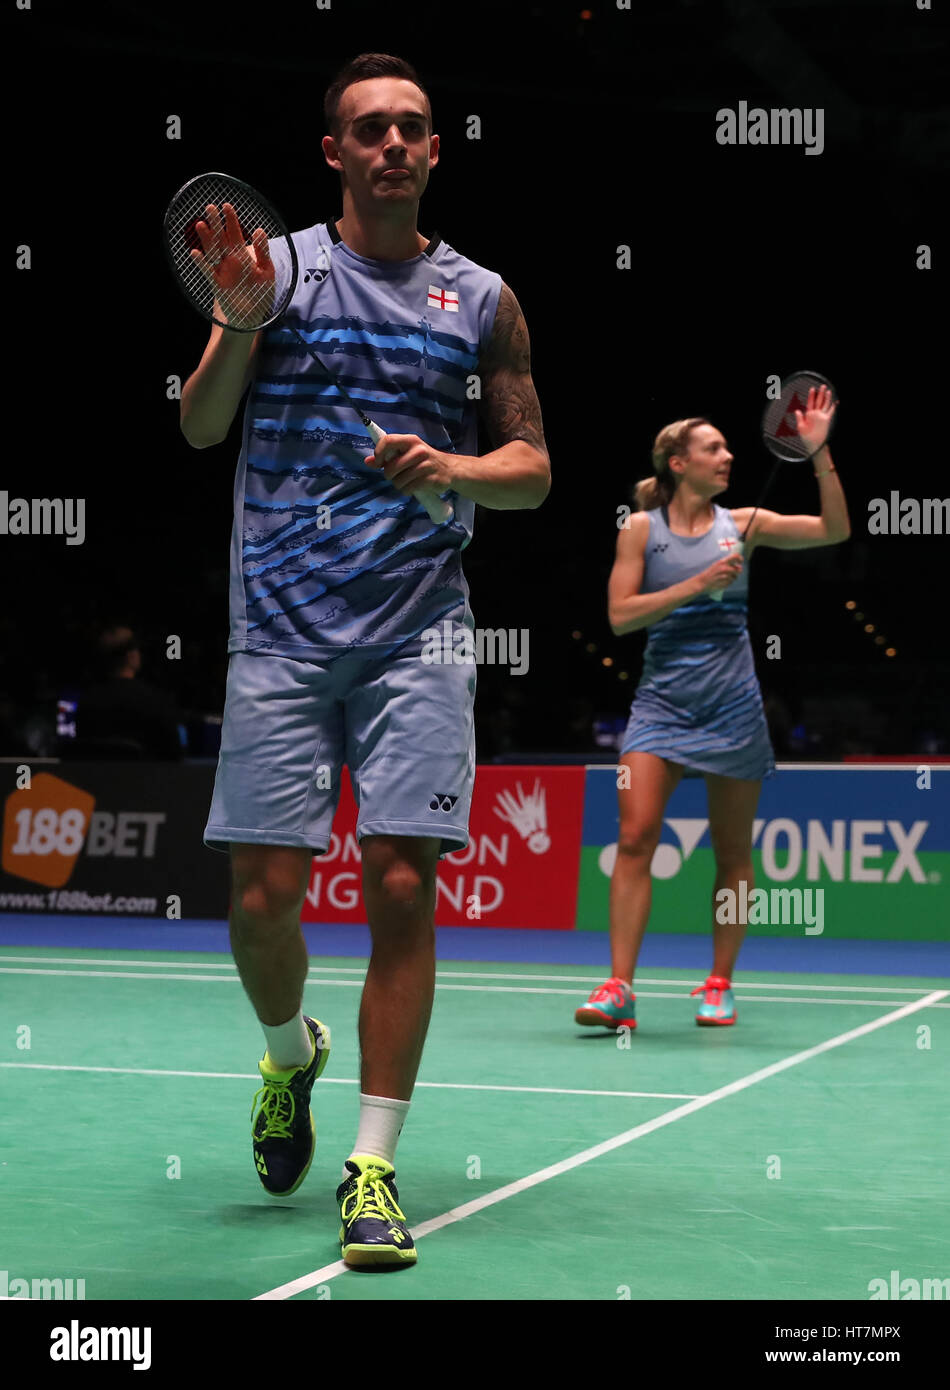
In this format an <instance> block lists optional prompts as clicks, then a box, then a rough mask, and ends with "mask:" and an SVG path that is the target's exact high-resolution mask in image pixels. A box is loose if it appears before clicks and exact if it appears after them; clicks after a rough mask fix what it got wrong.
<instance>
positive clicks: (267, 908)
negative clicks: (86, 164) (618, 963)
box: [181, 54, 550, 1265]
mask: <svg viewBox="0 0 950 1390" xmlns="http://www.w3.org/2000/svg"><path fill="white" fill-rule="evenodd" d="M324 113H325V117H326V121H327V128H328V130H329V134H328V135H327V136H326V137H325V138H324V139H323V152H324V157H325V159H326V162H327V164H328V165H329V167H330V168H331V169H333V170H335V171H336V172H337V173H338V174H339V175H340V176H341V183H342V198H343V215H342V217H339V218H337V219H336V220H330V221H327V222H325V223H319V224H317V225H314V226H312V227H309V228H307V229H306V230H304V231H301V232H297V233H295V234H294V240H295V244H296V247H297V252H298V257H299V261H300V267H301V273H300V277H299V280H298V284H297V288H296V290H295V293H294V297H293V300H292V301H291V305H290V308H289V310H288V314H287V315H286V316H285V320H284V321H280V320H279V321H278V322H277V324H275V325H274V326H273V327H272V328H269V329H266V330H264V331H263V332H262V333H260V334H258V335H254V336H253V338H252V336H251V335H241V334H239V333H234V332H227V331H222V330H221V329H220V328H213V329H212V332H211V337H210V340H209V343H208V346H207V348H206V350H205V353H204V356H203V357H202V360H201V363H200V365H199V367H198V369H197V370H196V372H195V373H194V375H193V376H192V377H191V378H190V379H189V381H188V383H187V385H186V387H185V389H184V392H183V395H182V412H181V414H182V428H183V430H184V433H185V435H186V437H187V438H188V439H189V441H190V442H191V443H192V444H194V445H195V446H197V447H203V446H205V445H208V444H214V443H218V442H220V441H221V440H223V439H224V437H225V435H226V433H227V430H228V428H229V426H230V424H231V421H232V419H233V417H234V414H235V412H236V410H237V406H238V403H239V401H240V399H241V397H242V395H243V393H244V391H245V389H246V388H247V387H248V386H249V385H250V387H251V390H250V396H249V399H248V403H247V406H246V409H245V413H244V434H243V444H242V448H241V454H240V459H239V462H238V469H237V479H236V486H235V521H234V530H233V537H232V548H231V555H232V564H231V592H230V609H231V634H230V641H229V647H228V650H229V652H230V663H229V671H228V682H227V699H226V705H225V713H224V725H223V730H222V739H221V754H220V760H219V763H218V771H217V777H216V781H215V788H214V796H213V801H212V805H211V811H210V817H209V821H208V825H207V829H206V832H205V840H206V842H207V843H208V844H210V845H212V846H213V847H215V848H221V849H225V848H226V849H227V850H229V852H230V860H231V878H232V903H231V916H230V926H231V944H232V950H233V953H234V958H235V961H236V963H237V967H238V970H239V972H240V976H241V980H242V981H243V984H244V986H245V989H246V991H247V993H248V995H249V997H250V1000H251V1003H252V1005H253V1007H254V1009H255V1011H256V1013H257V1017H258V1019H259V1020H260V1023H261V1026H262V1029H263V1032H264V1039H265V1043H266V1051H265V1055H264V1058H263V1060H262V1061H261V1063H260V1071H261V1076H262V1079H263V1086H262V1088H261V1090H260V1091H259V1092H258V1093H257V1097H256V1098H255V1113H254V1115H253V1124H252V1128H253V1155H254V1163H255V1166H256V1169H257V1172H258V1174H259V1176H260V1181H261V1182H262V1184H263V1185H264V1187H265V1188H266V1189H267V1191H268V1192H270V1193H272V1194H274V1195H275V1196H285V1195H287V1194H288V1193H291V1192H294V1191H295V1190H296V1189H297V1187H298V1186H299V1185H300V1183H301V1182H302V1181H303V1179H304V1177H305V1176H306V1174H307V1171H308V1169H309V1167H310V1164H311V1160H312V1157H313V1150H314V1134H315V1131H314V1124H313V1119H312V1114H311V1111H310V1093H311V1088H312V1086H313V1084H314V1082H315V1080H316V1079H317V1077H319V1076H320V1074H321V1073H322V1072H323V1070H324V1067H325V1065H326V1061H327V1054H328V1050H329V1029H328V1028H327V1027H326V1026H325V1025H324V1024H322V1023H320V1022H318V1021H316V1020H315V1019H312V1018H310V1017H307V1016H305V1015H304V1014H303V1012H302V1001H303V988H304V984H305V981H306V976H307V968H308V959H307V948H306V944H305V941H304V937H303V934H302V932H301V928H300V911H301V906H302V904H303V899H304V894H305V891H306V889H307V886H308V883H309V878H310V870H311V859H312V856H313V855H314V854H320V853H323V852H325V851H326V849H327V848H328V845H329V839H330V831H331V825H332V821H333V815H334V811H335V809H336V806H337V802H338V797H339V791H340V777H341V771H342V767H343V764H344V763H346V764H347V766H348V767H349V772H350V778H351V781H352V785H353V789H354V794H355V797H356V800H357V803H358V806H359V820H358V824H357V835H358V838H359V841H360V848H361V851H362V882H363V894H364V898H365V903H366V911H367V914H368V918H369V927H370V932H371V937H372V954H371V959H370V963H369V968H368V971H367V974H366V980H365V983H364V987H363V994H362V1002H361V1006H360V1015H359V1041H360V1050H361V1054H362V1065H361V1094H360V1100H359V1120H358V1126H357V1130H356V1136H355V1142H354V1144H353V1147H352V1150H351V1151H350V1154H349V1157H348V1158H347V1159H346V1161H345V1164H344V1166H343V1173H342V1178H343V1181H342V1184H341V1185H340V1187H339V1189H338V1191H337V1198H338V1200H339V1202H340V1206H341V1214H342V1227H341V1241H342V1247H343V1257H344V1259H345V1260H346V1261H347V1263H348V1264H353V1265H367V1264H376V1265H402V1264H407V1263H411V1262H412V1261H414V1260H415V1259H416V1250H415V1246H414V1243H413V1239H412V1236H411V1234H410V1232H409V1229H408V1227H407V1224H406V1218H405V1217H404V1215H403V1213H402V1211H401V1210H400V1207H399V1204H398V1194H397V1190H396V1187H395V1183H394V1173H395V1166H394V1159H395V1152H396V1142H397V1139H398V1137H399V1133H400V1131H401V1129H402V1127H403V1123H404V1121H405V1119H406V1114H407V1111H408V1109H409V1103H410V1097H411V1095H412V1091H413V1085H414V1083H415V1078H416V1071H417V1069H418V1066H419V1061H420V1057H421V1054H422V1048H423V1044H424V1040H425V1036H426V1030H427V1027H428V1022H429V1014H430V1010H431V1005H432V998H433V991H434V983H435V931H434V926H433V917H434V906H435V881H436V866H437V863H438V860H439V858H440V857H441V856H442V855H444V854H447V853H449V852H450V851H452V850H455V849H460V848H464V846H465V845H467V843H468V817H469V809H470V805H471V798H472V786H473V781H474V774H475V754H474V735H473V702H474V694H475V668H474V665H473V664H460V663H456V662H454V661H452V660H451V659H449V660H448V661H446V662H445V663H442V664H439V663H433V662H431V661H428V662H427V661H425V660H423V659H422V653H423V650H424V645H425V644H424V642H423V640H422V636H421V634H422V633H423V632H424V631H425V630H426V629H428V628H432V627H435V626H436V625H437V624H438V625H439V628H440V630H444V629H443V627H442V625H443V624H445V623H450V624H451V625H452V630H453V634H454V633H459V634H461V633H462V632H463V631H464V629H466V628H468V629H472V628H473V627H474V619H473V617H472V614H471V611H470V608H469V603H468V586H467V583H466V580H465V578H464V575H463V573H462V565H461V552H462V550H463V549H464V548H465V546H466V545H467V544H468V542H469V541H470V539H471V535H472V525H473V518H474V511H475V504H476V503H480V504H481V505H482V506H485V507H493V508H498V509H505V510H507V509H518V508H534V507H537V506H539V505H540V504H541V502H542V501H543V500H544V498H545V497H546V496H547V493H548V490H549V488H550V465H549V460H548V454H547V449H546V447H545V442H544V437H543V433H542V425H541V414H540V409H539V406H538V399H537V396H536V394H535V389H534V385H533V383H532V378H531V372H530V365H529V345H528V333H527V329H526V326H525V321H524V317H523V315H522V313H521V310H520V308H519V306H518V302H517V300H516V299H515V296H514V294H513V293H512V292H511V290H510V289H509V288H508V287H507V286H506V285H504V284H503V283H502V281H501V278H500V277H499V276H498V275H497V274H495V273H493V272H492V271H489V270H486V269H485V268H484V267H482V266H480V265H477V264H476V263H475V262H474V261H471V260H468V259H467V258H466V257H465V256H462V255H460V254H459V253H458V252H456V251H454V250H453V249H452V247H451V246H449V245H448V244H447V243H446V242H445V241H443V240H441V239H440V238H439V237H438V236H433V237H432V238H431V239H428V240H427V239H426V238H425V237H424V236H422V235H421V234H420V232H419V231H418V228H417V218H418V211H419V200H420V198H421V196H422V194H423V192H424V190H425V187H426V184H427V182H428V179H429V174H430V171H431V170H432V169H434V168H435V166H436V164H437V162H438V157H439V137H438V136H437V135H434V134H433V133H432V115H431V108H430V104H429V99H428V96H427V94H426V92H425V90H424V88H423V87H422V85H421V83H420V82H419V79H418V77H417V75H416V73H415V71H414V70H413V68H412V67H411V66H410V65H409V64H408V63H406V62H404V61H403V60H402V59H400V58H396V57H392V56H390V55H386V54H362V55H360V56H359V57H358V58H356V59H354V60H353V61H352V62H350V63H349V64H348V65H347V66H346V67H344V68H343V70H342V71H341V72H340V74H339V75H338V76H337V77H336V79H335V80H334V81H333V83H332V84H331V86H330V87H329V89H328V90H327V93H326V97H325V103H324ZM235 225H236V224H235ZM244 230H245V232H246V233H247V234H249V233H250V232H251V230H252V229H251V228H247V229H244ZM198 231H199V234H200V235H201V238H202V246H203V247H204V251H205V254H206V256H207V257H208V258H210V262H211V264H212V266H217V265H219V264H221V263H222V262H224V261H226V258H227V255H228V254H229V250H228V241H227V238H228V230H227V224H226V223H225V222H224V221H222V219H221V210H220V209H215V208H209V211H208V220H207V222H206V223H205V224H204V226H203V227H202V226H199V228H198ZM241 254H246V253H244V252H243V250H242V253H241ZM255 254H256V252H255ZM225 269H226V266H225ZM224 280H225V277H224V275H222V281H224ZM287 322H289V323H292V324H293V325H294V327H296V328H297V330H298V331H299V332H300V333H301V334H302V335H303V336H304V337H305V338H306V339H307V340H308V341H310V342H312V343H313V345H314V348H315V350H316V351H317V353H318V355H319V356H320V357H321V358H322V359H323V361H324V362H325V363H326V365H327V367H328V369H329V370H330V372H332V373H333V375H335V376H337V377H338V378H339V381H340V383H341V384H342V385H343V386H344V387H345V389H346V391H347V392H348V393H349V395H350V397H351V398H352V399H353V401H354V402H358V403H359V404H360V406H361V408H362V409H363V410H364V411H365V412H367V413H371V414H372V416H373V418H374V419H375V420H376V421H377V422H379V424H380V426H381V428H382V429H383V430H384V431H385V432H386V433H385V434H384V436H383V438H382V439H381V440H380V441H379V442H378V443H377V444H376V446H375V448H374V446H373V443H372V441H371V440H370V438H369V437H368V435H367V434H366V432H365V431H364V429H363V428H362V426H361V424H360V421H359V418H358V417H357V415H356V413H355V412H354V411H353V410H352V408H351V407H350V406H349V405H348V404H347V402H346V401H345V400H344V399H343V398H342V397H341V395H340V393H339V391H338V390H337V389H336V387H335V386H334V384H333V383H332V381H331V380H329V378H327V377H326V375H325V374H324V373H322V372H321V371H320V369H319V367H317V366H315V364H314V362H313V360H312V358H311V357H310V356H309V355H308V354H307V352H306V350H305V348H304V347H303V346H302V345H301V343H300V342H299V341H298V340H297V339H296V338H295V337H294V335H293V333H292V332H291V331H290V330H289V328H288V327H286V326H285V324H286V323H287ZM476 373H477V374H478V376H479V377H480V381H481V405H482V423H483V425H484V427H485V429H486V432H487V434H488V437H489V440H490V441H491V443H492V444H493V445H494V448H493V450H492V451H491V452H489V453H486V454H484V455H483V456H482V457H477V456H476V455H477V424H478V421H477V417H476V409H477V407H476V405H475V403H474V402H472V401H470V399H469V397H470V396H471V395H472V394H474V393H473V392H472V391H471V377H472V376H473V375H474V374H476ZM420 490H423V491H424V490H432V491H435V492H437V493H439V494H442V495H445V496H446V500H447V501H450V502H451V503H452V506H453V507H454V517H453V519H451V520H449V521H447V522H445V523H443V524H434V523H433V522H432V521H430V519H429V517H428V515H427V514H426V512H425V510H424V509H423V507H422V506H421V505H420V503H419V502H418V501H417V500H416V499H415V498H414V497H413V495H412V494H413V493H414V492H417V491H420ZM328 521H329V524H327V522H328ZM449 657H450V658H451V653H449Z"/></svg>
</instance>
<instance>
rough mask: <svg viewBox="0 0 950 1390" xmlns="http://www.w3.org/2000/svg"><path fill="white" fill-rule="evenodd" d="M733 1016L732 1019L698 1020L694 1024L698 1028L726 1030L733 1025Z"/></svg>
mask: <svg viewBox="0 0 950 1390" xmlns="http://www.w3.org/2000/svg"><path fill="white" fill-rule="evenodd" d="M735 1021H736V1020H735V1015H733V1017H732V1018H698V1017H697V1019H696V1022H697V1023H698V1024H699V1026H700V1028H728V1027H729V1026H730V1025H731V1024H733V1023H735Z"/></svg>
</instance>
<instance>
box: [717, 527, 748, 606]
mask: <svg viewBox="0 0 950 1390" xmlns="http://www.w3.org/2000/svg"><path fill="white" fill-rule="evenodd" d="M729 554H730V555H740V556H741V555H744V554H745V546H744V545H743V543H742V541H736V543H735V545H734V546H733V547H732V549H731V550H730V552H729ZM725 592H726V591H725V589H710V591H709V597H710V598H714V599H715V600H716V602H717V603H721V602H722V596H723V594H724V593H725Z"/></svg>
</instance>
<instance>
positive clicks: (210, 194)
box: [163, 172, 298, 333]
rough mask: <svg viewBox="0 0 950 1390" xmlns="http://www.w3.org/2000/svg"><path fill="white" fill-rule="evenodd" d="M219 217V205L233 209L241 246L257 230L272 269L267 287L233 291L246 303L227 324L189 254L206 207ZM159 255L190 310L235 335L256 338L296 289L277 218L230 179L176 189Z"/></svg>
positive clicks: (203, 179) (216, 176) (289, 248)
mask: <svg viewBox="0 0 950 1390" xmlns="http://www.w3.org/2000/svg"><path fill="white" fill-rule="evenodd" d="M209 203H210V204H213V205H214V206H215V207H216V208H217V209H218V212H219V216H220V214H221V208H222V205H223V204H224V203H230V204H231V206H232V207H233V208H234V211H235V215H236V216H237V219H238V223H239V224H240V228H241V233H242V236H243V239H244V244H245V246H249V245H250V242H251V236H252V233H253V232H254V231H256V229H257V228H258V227H260V228H262V229H263V231H264V234H265V236H266V237H267V244H268V252H269V254H270V258H271V261H272V262H273V266H274V279H273V284H270V283H264V284H259V285H255V284H254V283H253V282H252V281H251V280H250V278H248V279H247V280H246V281H245V282H244V283H243V285H241V286H240V287H239V289H240V292H241V293H242V294H243V297H244V299H245V301H246V311H245V312H244V313H242V315H241V318H240V321H237V320H235V322H233V323H229V322H228V321H227V319H226V318H225V316H224V315H223V313H222V311H221V308H220V305H219V304H218V303H217V293H216V287H215V285H214V284H213V282H212V281H210V280H209V279H208V278H207V276H206V275H205V274H204V272H203V271H202V270H201V268H200V266H199V264H198V262H197V261H196V260H195V258H194V257H193V256H192V255H191V252H192V251H193V250H194V251H201V250H202V246H201V241H200V239H199V236H198V231H197V224H198V222H199V221H201V222H207V220H208V215H207V207H208V205H209ZM163 233H164V244H165V255H166V258H167V260H168V264H169V266H170V268H171V272H172V275H173V276H174V278H175V282H176V284H177V285H178V286H179V288H180V289H181V292H182V294H183V295H184V296H185V298H186V299H187V300H188V303H189V304H190V305H191V306H192V308H193V309H197V310H198V313H199V314H201V315H202V317H203V318H205V319H207V320H208V321H209V322H210V323H216V324H218V325H219V327H221V328H230V329H232V330H233V331H234V332H238V333H256V332H257V331H258V330H259V329H261V328H266V327H267V326H268V325H269V324H271V323H273V322H274V321H275V320H276V319H279V318H280V316H281V314H283V313H284V311H285V310H286V308H287V306H288V304H289V303H290V301H291V298H292V297H293V293H294V290H295V289H296V286H297V275H298V263H297V249H296V247H295V246H294V243H293V241H292V239H291V237H290V235H289V234H288V232H287V228H286V227H285V226H284V223H283V220H282V218H281V217H280V215H279V214H278V213H277V212H276V211H275V210H274V208H273V207H272V206H271V204H270V203H269V202H268V201H267V199H266V198H265V197H264V196H263V194H261V193H258V191H257V190H256V189H255V188H252V187H251V185H250V184H248V183H245V182H244V181H243V179H238V178H235V177H234V176H233V175H232V174H222V173H218V172H211V173H207V174H198V175H196V176H195V178H193V179H189V180H188V182H187V183H186V184H183V185H182V187H181V188H179V190H178V192H177V193H176V194H175V195H174V197H173V198H172V200H171V202H170V203H169V205H168V209H167V211H166V213H165V221H164V225H163Z"/></svg>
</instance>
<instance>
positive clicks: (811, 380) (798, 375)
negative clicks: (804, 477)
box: [762, 372, 838, 463]
mask: <svg viewBox="0 0 950 1390" xmlns="http://www.w3.org/2000/svg"><path fill="white" fill-rule="evenodd" d="M819 386H827V387H828V389H829V390H830V392H831V399H832V402H833V403H834V404H835V405H837V403H838V396H837V392H836V391H835V388H834V387H833V386H832V384H831V382H830V381H829V380H828V378H827V377H824V376H821V375H820V373H818V372H792V374H791V375H790V376H787V377H786V378H785V380H784V381H783V382H782V389H781V392H780V394H779V396H778V399H777V400H774V401H769V403H768V405H767V406H766V407H765V410H764V412H763V415H762V442H763V443H764V445H765V447H766V448H767V449H768V451H769V453H770V454H772V456H773V457H774V458H777V459H781V460H782V462H783V463H804V461H805V460H806V459H809V458H811V456H812V450H811V449H810V448H809V447H808V445H807V444H806V443H805V442H804V440H803V439H802V437H801V435H800V434H799V433H798V428H797V426H796V424H795V411H796V410H804V409H805V408H806V406H807V405H808V392H809V391H810V390H811V389H812V387H816V388H817V387H819ZM831 423H832V426H834V417H832V421H831ZM828 433H829V436H830V434H831V430H830V429H829V431H828Z"/></svg>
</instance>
